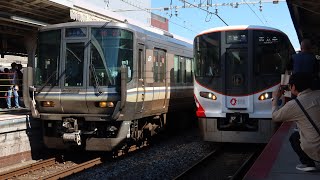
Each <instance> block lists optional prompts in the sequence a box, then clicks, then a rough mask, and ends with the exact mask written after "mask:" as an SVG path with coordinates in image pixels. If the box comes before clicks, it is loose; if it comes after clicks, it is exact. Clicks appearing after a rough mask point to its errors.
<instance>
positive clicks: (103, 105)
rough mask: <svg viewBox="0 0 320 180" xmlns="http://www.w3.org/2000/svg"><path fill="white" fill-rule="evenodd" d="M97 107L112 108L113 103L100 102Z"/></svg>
mask: <svg viewBox="0 0 320 180" xmlns="http://www.w3.org/2000/svg"><path fill="white" fill-rule="evenodd" d="M99 107H101V108H106V107H109V108H113V107H114V104H113V102H106V101H101V102H99Z"/></svg>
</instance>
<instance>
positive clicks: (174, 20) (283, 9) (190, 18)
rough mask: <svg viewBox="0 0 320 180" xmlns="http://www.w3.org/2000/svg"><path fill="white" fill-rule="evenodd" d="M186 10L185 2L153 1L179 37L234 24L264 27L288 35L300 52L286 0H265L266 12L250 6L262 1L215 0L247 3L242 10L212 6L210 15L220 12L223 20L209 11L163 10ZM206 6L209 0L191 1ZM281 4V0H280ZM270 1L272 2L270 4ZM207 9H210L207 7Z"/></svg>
mask: <svg viewBox="0 0 320 180" xmlns="http://www.w3.org/2000/svg"><path fill="white" fill-rule="evenodd" d="M171 1H172V7H174V6H177V7H182V6H183V3H182V2H181V1H179V0H151V6H152V9H153V10H152V12H153V13H155V14H158V15H161V16H163V17H166V18H167V19H168V20H169V32H171V33H173V34H176V35H178V36H181V37H184V38H187V39H189V40H193V38H194V37H195V36H196V35H197V34H199V33H200V32H202V31H204V30H207V29H210V28H214V27H221V26H226V25H225V23H227V24H228V25H229V26H230V25H260V26H268V27H272V28H276V29H279V30H281V31H283V32H284V33H286V34H287V36H288V37H289V39H290V41H291V43H292V45H293V47H294V48H295V49H296V50H299V49H300V45H299V40H298V37H297V34H296V31H295V29H294V25H293V23H292V19H291V16H290V13H289V9H288V6H287V3H286V2H285V1H283V0H282V2H279V3H278V4H273V3H264V1H265V0H262V4H261V5H262V11H260V10H259V9H260V7H259V6H260V4H250V2H259V0H211V1H212V4H222V3H236V2H242V3H244V2H247V4H243V5H239V6H238V8H233V7H231V6H217V7H210V8H209V9H208V10H209V11H210V12H213V13H214V12H216V10H215V9H216V8H217V12H218V15H219V16H220V18H221V19H222V20H223V21H224V22H225V23H224V22H223V21H222V20H221V19H219V18H218V17H217V16H215V15H207V14H208V13H207V12H206V11H203V10H201V9H199V8H177V13H176V10H174V9H173V10H168V11H163V10H162V11H160V10H157V9H159V8H163V7H170V4H171ZM200 1H202V3H206V2H207V0H187V2H189V3H192V4H199V3H200ZM280 1H281V0H280ZM269 2H270V1H269ZM203 9H206V8H203Z"/></svg>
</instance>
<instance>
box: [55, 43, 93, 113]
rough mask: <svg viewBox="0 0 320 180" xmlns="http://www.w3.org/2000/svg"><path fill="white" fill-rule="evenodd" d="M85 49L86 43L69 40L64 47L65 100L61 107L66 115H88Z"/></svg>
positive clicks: (63, 89) (63, 91)
mask: <svg viewBox="0 0 320 180" xmlns="http://www.w3.org/2000/svg"><path fill="white" fill-rule="evenodd" d="M85 49H86V48H85V41H80V42H79V41H72V40H67V41H66V42H65V43H64V45H63V50H64V52H63V59H64V60H63V61H62V63H61V66H62V69H63V71H62V72H63V73H62V78H63V81H62V83H63V84H62V89H61V99H64V100H63V101H62V102H61V106H62V109H63V112H65V113H79V112H81V113H88V108H87V104H86V88H85V83H86V82H85V81H84V77H85V72H84V71H85V69H84V65H85V62H84V60H85V57H86V54H87V52H86V51H85Z"/></svg>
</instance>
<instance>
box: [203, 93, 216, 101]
mask: <svg viewBox="0 0 320 180" xmlns="http://www.w3.org/2000/svg"><path fill="white" fill-rule="evenodd" d="M200 96H201V97H204V98H208V99H211V100H217V96H216V95H214V94H213V93H211V92H200Z"/></svg>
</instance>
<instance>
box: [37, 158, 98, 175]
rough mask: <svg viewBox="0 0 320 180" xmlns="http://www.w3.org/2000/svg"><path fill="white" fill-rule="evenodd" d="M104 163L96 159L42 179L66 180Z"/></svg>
mask: <svg viewBox="0 0 320 180" xmlns="http://www.w3.org/2000/svg"><path fill="white" fill-rule="evenodd" d="M102 163H103V161H102V159H101V158H96V159H93V160H90V161H87V162H84V163H81V164H78V165H76V166H73V167H70V168H67V169H64V170H62V171H58V172H56V173H52V174H49V175H47V176H44V177H41V179H47V180H55V179H60V178H64V177H67V176H70V175H72V174H75V173H78V172H80V171H83V170H86V169H88V168H91V167H93V166H96V165H99V164H102Z"/></svg>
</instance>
